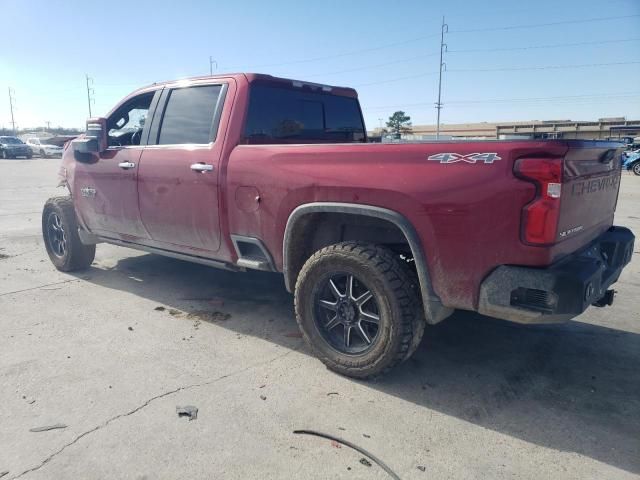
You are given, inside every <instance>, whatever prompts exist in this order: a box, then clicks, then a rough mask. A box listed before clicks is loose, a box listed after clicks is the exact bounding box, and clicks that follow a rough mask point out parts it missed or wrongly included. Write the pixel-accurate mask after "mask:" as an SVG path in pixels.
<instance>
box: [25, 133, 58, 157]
mask: <svg viewBox="0 0 640 480" xmlns="http://www.w3.org/2000/svg"><path fill="white" fill-rule="evenodd" d="M27 145H28V146H29V148H31V152H32V153H33V154H34V155H40V156H41V157H43V158H47V157H62V147H59V146H58V145H53V144H51V143H48V139H46V138H28V139H27Z"/></svg>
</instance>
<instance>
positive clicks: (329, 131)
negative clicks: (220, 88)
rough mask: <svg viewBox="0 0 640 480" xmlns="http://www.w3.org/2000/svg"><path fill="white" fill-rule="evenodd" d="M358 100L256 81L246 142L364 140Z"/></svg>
mask: <svg viewBox="0 0 640 480" xmlns="http://www.w3.org/2000/svg"><path fill="white" fill-rule="evenodd" d="M365 138H366V136H365V130H364V123H363V121H362V116H361V114H360V106H359V104H358V100H357V99H355V98H351V97H344V96H340V95H331V94H330V93H325V92H322V93H320V92H311V91H303V90H298V89H295V88H282V87H276V86H271V85H260V84H258V83H256V84H253V85H252V87H251V92H250V94H249V110H248V114H247V120H246V123H245V131H244V143H248V144H261V143H341V142H363V141H365Z"/></svg>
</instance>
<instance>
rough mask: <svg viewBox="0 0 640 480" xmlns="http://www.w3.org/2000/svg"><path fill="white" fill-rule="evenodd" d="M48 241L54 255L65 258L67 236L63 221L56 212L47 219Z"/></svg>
mask: <svg viewBox="0 0 640 480" xmlns="http://www.w3.org/2000/svg"><path fill="white" fill-rule="evenodd" d="M47 239H48V241H49V246H50V247H51V251H52V252H53V254H54V255H55V256H57V257H64V255H65V254H66V253H67V235H66V233H65V231H64V227H63V225H62V220H60V217H59V216H58V214H57V213H55V212H51V214H50V215H49V218H48V219H47Z"/></svg>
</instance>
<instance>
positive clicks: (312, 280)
mask: <svg viewBox="0 0 640 480" xmlns="http://www.w3.org/2000/svg"><path fill="white" fill-rule="evenodd" d="M333 272H347V273H348V274H352V275H354V276H356V277H357V278H359V279H364V281H365V282H366V284H367V288H368V289H369V290H370V291H371V292H372V293H373V294H374V298H375V299H376V303H377V307H378V312H379V317H380V323H379V326H378V331H377V335H376V338H375V339H374V341H373V343H372V346H371V347H370V350H367V351H365V352H364V353H361V354H347V353H343V352H340V351H338V350H337V349H335V348H333V346H331V345H330V343H329V342H327V340H325V337H323V335H322V333H321V332H320V330H319V327H318V326H317V322H316V317H315V315H316V307H315V305H314V304H315V301H316V300H315V299H316V294H315V293H314V292H316V291H317V289H318V285H320V283H321V282H322V281H323V279H325V278H327V275H330V274H331V273H333ZM418 292H419V288H418V286H417V277H416V276H415V274H414V273H413V272H412V271H411V269H410V267H409V266H407V265H406V264H403V262H402V260H401V259H400V258H399V257H398V255H396V254H394V253H393V252H391V251H390V250H388V249H386V248H383V247H380V246H376V245H372V244H367V243H360V242H342V243H338V244H335V245H331V246H328V247H325V248H323V249H321V250H319V251H318V252H316V253H315V254H314V255H313V256H311V258H309V259H308V260H307V262H306V263H305V264H304V266H303V267H302V270H301V271H300V274H299V275H298V279H297V281H296V287H295V310H296V319H297V322H298V325H299V327H300V329H301V330H302V334H303V337H304V339H305V340H306V341H307V343H308V344H309V345H310V346H311V348H312V349H313V351H314V353H315V354H316V355H317V357H318V358H319V359H320V360H321V361H322V362H323V363H324V364H325V365H326V366H327V367H328V368H329V369H331V370H333V371H336V372H338V373H340V374H343V375H346V376H349V377H354V378H359V379H368V378H372V377H376V376H379V375H382V374H384V373H386V372H388V371H389V370H390V369H392V368H393V367H394V366H396V365H397V364H399V363H401V362H403V361H404V360H406V359H407V358H409V357H410V356H411V354H412V353H413V352H414V351H415V349H416V348H417V346H418V344H419V343H420V339H421V337H422V334H423V333H424V323H425V321H424V317H423V315H422V313H421V308H420V305H421V302H420V300H419V295H418Z"/></svg>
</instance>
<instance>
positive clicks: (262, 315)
mask: <svg viewBox="0 0 640 480" xmlns="http://www.w3.org/2000/svg"><path fill="white" fill-rule="evenodd" d="M59 163H60V160H53V159H48V160H47V159H33V160H6V161H0V257H1V258H2V259H1V260H0V342H1V343H0V386H1V388H0V477H1V476H2V472H5V471H6V472H8V473H7V474H6V476H5V477H2V478H3V480H6V479H13V478H28V479H102V478H105V479H113V478H119V479H125V478H126V479H143V478H144V479H165V478H167V479H176V478H184V479H187V478H188V479H205V478H207V479H211V478H216V479H218V478H225V479H249V478H294V479H295V478H348V479H352V478H353V479H359V478H360V479H371V478H381V479H383V478H390V477H389V476H388V475H387V473H385V472H384V471H383V470H382V469H380V468H379V467H378V466H377V465H375V464H374V465H372V466H367V465H365V464H363V463H361V462H360V459H361V458H362V455H361V454H359V453H357V452H355V451H354V450H351V449H350V448H347V447H345V446H342V447H341V448H338V447H339V445H335V444H332V443H331V442H330V441H329V440H325V439H321V438H317V437H311V436H302V435H295V434H293V433H292V432H293V430H296V429H313V430H317V431H321V432H327V433H330V434H333V435H336V436H338V437H342V438H344V439H346V440H349V441H351V442H353V443H355V444H358V445H360V446H361V447H363V448H365V449H366V450H368V451H370V452H372V453H373V454H375V455H377V456H378V457H379V458H380V459H382V460H383V461H384V462H385V463H386V464H387V465H388V466H389V467H390V468H391V469H392V470H393V471H395V472H396V474H397V475H398V476H399V477H400V478H402V479H442V478H492V479H496V478H531V479H541V478H563V479H564V478H575V479H585V478H597V479H603V478H607V479H612V478H637V476H638V475H639V474H640V313H639V312H640V298H639V297H640V295H639V294H640V255H636V256H635V258H634V260H633V263H632V265H630V266H629V267H628V268H627V269H626V271H625V272H624V274H623V277H622V279H621V281H620V282H619V283H618V284H617V286H616V289H617V290H618V291H619V295H618V297H617V300H616V303H615V304H614V306H613V307H610V308H605V309H596V308H592V309H590V310H589V311H588V312H587V313H586V314H584V315H583V316H581V317H580V319H579V321H574V322H571V323H568V324H563V325H552V326H535V327H523V326H519V325H514V324H510V323H507V322H501V321H497V320H492V319H488V318H484V317H480V316H478V315H472V314H468V313H460V314H456V315H454V317H452V318H450V319H449V320H447V321H445V322H444V323H442V324H440V325H438V326H437V327H434V328H429V329H428V330H427V333H426V335H425V338H424V340H423V343H422V345H421V346H420V348H419V350H418V352H417V354H416V355H415V356H414V358H413V359H412V360H411V361H409V362H408V363H406V364H405V365H403V366H401V367H400V368H399V369H396V370H395V371H393V372H392V373H391V374H390V375H388V376H386V377H385V378H383V379H382V380H379V381H377V382H368V383H366V382H358V381H354V380H350V379H346V378H342V377H340V376H338V375H335V374H333V373H331V372H329V371H327V370H326V369H325V368H324V367H323V365H322V364H321V363H320V362H319V361H317V360H315V359H314V358H313V357H312V356H311V355H310V354H309V351H308V350H307V348H306V347H305V346H304V345H303V344H302V341H301V339H300V338H299V337H298V335H297V327H296V324H295V320H294V317H293V307H292V298H291V296H290V295H289V294H288V293H287V292H286V291H285V289H284V286H283V282H282V279H281V277H280V276H278V275H274V274H266V273H261V272H253V273H247V274H238V273H231V272H225V271H219V270H215V269H211V268H207V267H204V266H199V265H192V264H188V263H184V262H180V261H177V260H172V259H166V258H162V257H159V256H155V255H148V254H144V253H141V252H137V251H133V250H129V249H124V248H119V247H113V246H109V245H99V246H98V250H97V256H96V261H95V263H94V264H93V266H92V267H91V268H90V269H89V270H87V271H85V272H82V273H81V274H77V275H68V274H63V273H60V272H57V271H56V270H55V269H54V267H53V266H52V265H51V263H50V262H49V259H48V257H47V255H46V253H45V250H44V246H43V243H42V240H41V236H40V212H41V207H42V205H43V203H44V201H45V200H46V199H47V198H48V197H49V196H53V195H63V194H64V193H65V192H64V191H63V190H62V189H59V190H58V189H56V188H55V184H56V172H57V170H58V166H59ZM617 223H618V224H622V225H627V226H630V227H631V228H632V229H634V230H635V231H636V232H640V177H634V176H632V175H629V174H626V173H625V174H623V182H622V193H621V196H620V201H619V207H618V216H617ZM637 249H638V248H637ZM639 250H640V249H639ZM636 253H639V252H636ZM184 405H194V406H197V407H198V409H199V412H198V417H197V419H196V420H193V421H189V420H188V419H187V418H179V417H178V415H177V414H176V406H184ZM59 423H61V424H64V425H66V426H67V427H66V428H63V429H55V430H50V431H44V432H37V433H36V432H30V431H29V430H30V429H32V428H35V427H43V426H50V425H54V424H59ZM365 463H366V462H365Z"/></svg>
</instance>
